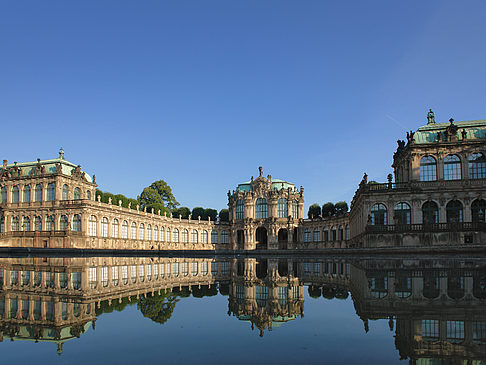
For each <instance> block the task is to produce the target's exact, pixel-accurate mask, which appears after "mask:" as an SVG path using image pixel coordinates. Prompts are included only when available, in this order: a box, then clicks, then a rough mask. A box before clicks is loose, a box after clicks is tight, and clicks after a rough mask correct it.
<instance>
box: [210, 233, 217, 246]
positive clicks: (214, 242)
mask: <svg viewBox="0 0 486 365" xmlns="http://www.w3.org/2000/svg"><path fill="white" fill-rule="evenodd" d="M211 243H213V244H217V243H218V231H214V230H213V231H211Z"/></svg>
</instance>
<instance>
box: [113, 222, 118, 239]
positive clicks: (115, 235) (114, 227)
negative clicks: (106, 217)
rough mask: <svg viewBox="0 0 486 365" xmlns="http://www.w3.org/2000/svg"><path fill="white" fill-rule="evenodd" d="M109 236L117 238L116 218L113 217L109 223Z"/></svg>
mask: <svg viewBox="0 0 486 365" xmlns="http://www.w3.org/2000/svg"><path fill="white" fill-rule="evenodd" d="M111 237H113V238H118V219H116V218H115V219H113V222H112V223H111Z"/></svg>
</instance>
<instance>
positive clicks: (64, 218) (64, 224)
mask: <svg viewBox="0 0 486 365" xmlns="http://www.w3.org/2000/svg"><path fill="white" fill-rule="evenodd" d="M67 226H68V218H67V216H65V215H61V218H60V219H59V228H60V230H61V231H65V230H67V228H68V227H67Z"/></svg>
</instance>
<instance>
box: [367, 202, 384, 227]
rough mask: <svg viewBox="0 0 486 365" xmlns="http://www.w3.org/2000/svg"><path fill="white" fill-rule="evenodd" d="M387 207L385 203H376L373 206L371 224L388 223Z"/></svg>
mask: <svg viewBox="0 0 486 365" xmlns="http://www.w3.org/2000/svg"><path fill="white" fill-rule="evenodd" d="M386 222H387V220H386V207H385V205H384V204H381V203H379V204H375V205H373V206H372V207H371V225H372V226H378V225H386Z"/></svg>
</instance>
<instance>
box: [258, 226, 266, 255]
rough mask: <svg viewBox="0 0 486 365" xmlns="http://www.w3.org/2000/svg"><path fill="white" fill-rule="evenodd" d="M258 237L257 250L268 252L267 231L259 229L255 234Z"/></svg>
mask: <svg viewBox="0 0 486 365" xmlns="http://www.w3.org/2000/svg"><path fill="white" fill-rule="evenodd" d="M255 237H256V249H257V250H266V249H267V229H266V228H265V227H258V228H257V230H256V232H255Z"/></svg>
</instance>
